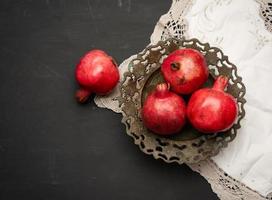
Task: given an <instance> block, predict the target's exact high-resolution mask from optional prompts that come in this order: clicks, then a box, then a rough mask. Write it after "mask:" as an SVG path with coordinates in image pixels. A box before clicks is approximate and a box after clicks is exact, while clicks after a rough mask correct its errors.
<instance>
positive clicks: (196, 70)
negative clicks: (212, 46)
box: [161, 48, 209, 94]
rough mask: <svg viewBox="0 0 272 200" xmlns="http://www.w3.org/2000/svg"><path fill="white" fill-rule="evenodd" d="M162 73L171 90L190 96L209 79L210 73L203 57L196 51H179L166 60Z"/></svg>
mask: <svg viewBox="0 0 272 200" xmlns="http://www.w3.org/2000/svg"><path fill="white" fill-rule="evenodd" d="M161 71H162V74H163V77H164V79H165V80H166V82H168V83H170V86H171V89H172V90H173V91H174V92H176V93H178V94H190V93H192V92H194V91H195V90H197V89H198V88H200V87H201V86H202V85H203V84H204V83H205V82H206V81H207V79H208V75H209V71H208V68H207V65H206V61H205V58H204V57H203V55H202V54H201V53H200V52H199V51H197V50H195V49H189V48H187V49H179V50H176V51H174V52H172V53H171V54H169V55H168V57H167V58H165V59H164V61H163V63H162V67H161Z"/></svg>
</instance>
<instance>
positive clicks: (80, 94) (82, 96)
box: [75, 88, 91, 103]
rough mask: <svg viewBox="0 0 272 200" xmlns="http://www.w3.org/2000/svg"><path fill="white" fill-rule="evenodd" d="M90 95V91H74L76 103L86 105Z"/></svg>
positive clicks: (81, 89) (82, 89)
mask: <svg viewBox="0 0 272 200" xmlns="http://www.w3.org/2000/svg"><path fill="white" fill-rule="evenodd" d="M90 95H91V91H89V90H87V89H84V88H80V89H78V90H77V91H76V95H75V98H76V100H77V102H78V103H86V102H87V100H88V99H89V97H90Z"/></svg>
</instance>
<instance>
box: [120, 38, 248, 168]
mask: <svg viewBox="0 0 272 200" xmlns="http://www.w3.org/2000/svg"><path fill="white" fill-rule="evenodd" d="M179 48H193V49H197V50H198V51H200V52H201V53H203V55H204V56H205V58H206V61H207V64H208V67H209V72H210V77H209V81H208V82H207V86H209V85H211V84H212V82H213V79H214V78H216V77H217V76H219V75H226V76H228V77H229V85H228V87H227V92H228V93H230V94H232V95H233V96H234V97H235V98H236V99H237V102H238V107H239V115H238V118H237V120H236V122H235V124H234V125H233V126H232V127H231V129H229V130H228V131H225V132H221V133H216V134H212V135H207V134H206V135H205V134H201V133H200V132H198V131H196V130H195V129H194V128H192V127H191V126H190V125H189V124H188V123H187V124H188V125H187V126H186V127H185V128H184V129H182V131H181V133H180V134H177V135H174V136H171V137H162V136H158V135H155V134H153V133H152V132H151V131H149V130H148V129H147V128H146V127H145V126H144V125H143V123H142V120H141V116H140V110H141V107H142V104H143V102H144V99H145V98H146V96H147V94H148V93H149V92H150V91H151V90H153V88H154V87H155V85H157V84H158V83H160V82H164V80H163V77H162V76H161V73H160V66H161V63H162V61H163V59H164V58H165V57H166V56H167V55H168V54H169V53H171V52H172V51H174V50H176V49H179ZM128 67H129V70H128V72H126V73H125V74H124V77H123V81H122V83H121V86H120V93H121V95H120V97H119V98H118V101H119V105H120V107H121V109H122V114H123V119H122V122H123V123H124V124H125V125H126V131H127V134H128V135H129V136H131V137H133V138H134V143H135V144H137V145H139V147H140V149H141V150H142V151H143V152H144V153H146V154H151V155H153V156H154V158H156V159H158V158H161V159H163V160H164V161H165V162H168V163H170V162H177V163H179V164H182V163H197V162H199V161H201V160H204V159H206V158H208V157H211V156H214V155H216V154H217V153H218V152H219V150H220V148H222V147H226V146H227V144H228V143H229V142H231V141H232V140H233V139H234V138H235V136H236V133H237V130H238V129H239V128H240V127H241V125H240V121H241V119H242V118H243V117H244V116H245V110H244V104H245V102H246V100H245V99H244V95H245V91H246V90H245V86H244V84H243V83H242V78H241V77H240V76H238V75H237V68H236V66H235V65H233V64H232V63H230V62H229V61H228V57H227V56H225V55H224V54H223V52H222V51H221V50H220V49H218V48H215V47H210V45H209V44H207V43H206V44H203V43H201V42H199V41H198V40H197V39H190V40H185V39H184V40H178V39H173V38H171V39H168V40H166V41H160V42H158V44H156V45H152V46H149V47H147V48H146V49H145V50H144V51H142V52H141V53H139V54H138V55H137V57H136V58H135V59H133V60H132V61H131V63H130V64H129V66H128Z"/></svg>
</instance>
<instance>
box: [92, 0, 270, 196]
mask: <svg viewBox="0 0 272 200" xmlns="http://www.w3.org/2000/svg"><path fill="white" fill-rule="evenodd" d="M257 2H258V3H257ZM245 3H246V4H245ZM271 18H272V2H271V0H270V1H268V0H257V1H255V0H247V1H245V0H206V1H201V0H173V3H172V5H171V8H170V10H169V12H168V13H167V14H165V15H163V16H161V18H160V20H159V21H158V23H157V24H156V26H155V29H154V32H153V34H152V35H151V39H150V41H151V43H152V44H155V43H157V42H158V41H159V40H164V39H166V38H169V37H176V38H181V37H183V36H185V37H196V38H198V39H200V40H201V41H203V42H208V43H210V44H211V45H213V46H217V47H219V48H221V49H222V50H223V51H224V53H226V55H228V56H229V59H230V60H231V62H233V63H234V64H235V65H236V66H237V68H238V72H239V74H240V75H241V76H242V77H243V80H244V83H245V84H246V87H247V94H246V99H247V104H246V117H245V120H243V122H242V129H241V130H240V131H239V132H238V135H237V137H236V139H235V140H234V141H233V142H232V143H231V144H230V145H229V146H228V148H226V149H222V151H221V152H220V154H219V155H217V156H216V157H214V158H211V159H208V160H206V161H203V162H201V163H199V164H195V165H190V167H191V169H192V170H194V171H196V172H198V173H200V174H201V175H202V176H203V177H204V178H205V179H207V181H208V182H209V183H210V184H211V187H212V189H213V191H214V192H215V193H216V194H217V195H218V197H219V198H221V199H226V200H236V199H246V200H248V199H249V200H251V199H252V200H256V199H266V198H267V199H272V197H271V196H272V170H270V169H271V168H272V145H271V143H272V123H271V122H272V90H271V88H270V87H269V85H270V80H272V34H271V32H269V31H271V30H272V28H271V27H272V21H271ZM133 58H134V56H131V57H130V58H128V59H126V60H125V61H124V62H123V63H122V64H121V65H120V73H121V74H123V73H124V72H125V71H126V70H127V66H128V63H129V62H130V60H131V59H133ZM117 88H118V87H117ZM118 95H119V92H118V89H116V90H115V91H114V92H113V93H111V94H110V95H109V96H107V97H98V96H97V97H96V98H95V102H96V104H97V105H98V106H100V107H105V108H109V109H112V110H113V111H114V112H121V110H120V108H119V106H118V103H117V101H116V99H115V98H116V97H117V96H118Z"/></svg>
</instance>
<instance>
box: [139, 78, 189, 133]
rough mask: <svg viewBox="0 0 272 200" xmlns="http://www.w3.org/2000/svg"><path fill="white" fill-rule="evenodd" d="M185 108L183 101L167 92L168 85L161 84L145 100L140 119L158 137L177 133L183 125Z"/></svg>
mask: <svg viewBox="0 0 272 200" xmlns="http://www.w3.org/2000/svg"><path fill="white" fill-rule="evenodd" d="M185 118H186V107H185V102H184V100H183V99H182V98H181V97H180V96H178V95H177V94H175V93H173V92H171V91H169V84H166V83H162V84H159V85H157V87H156V89H155V90H154V91H153V92H151V93H150V94H149V95H148V97H147V98H146V100H145V102H144V105H143V109H142V119H143V122H144V125H145V126H146V127H147V128H148V129H150V130H151V131H153V132H154V133H157V134H159V135H165V136H166V135H171V134H174V133H177V132H179V131H180V130H181V129H182V127H183V125H184V124H185Z"/></svg>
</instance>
